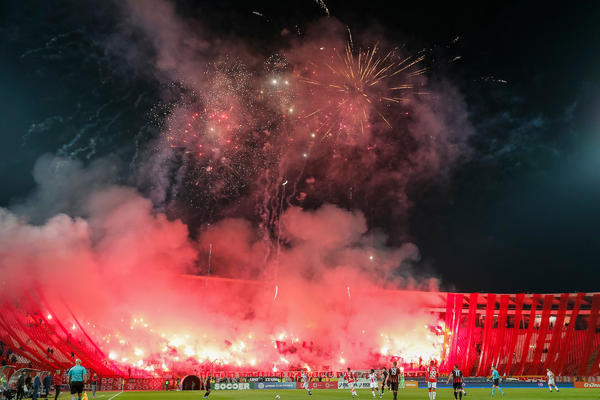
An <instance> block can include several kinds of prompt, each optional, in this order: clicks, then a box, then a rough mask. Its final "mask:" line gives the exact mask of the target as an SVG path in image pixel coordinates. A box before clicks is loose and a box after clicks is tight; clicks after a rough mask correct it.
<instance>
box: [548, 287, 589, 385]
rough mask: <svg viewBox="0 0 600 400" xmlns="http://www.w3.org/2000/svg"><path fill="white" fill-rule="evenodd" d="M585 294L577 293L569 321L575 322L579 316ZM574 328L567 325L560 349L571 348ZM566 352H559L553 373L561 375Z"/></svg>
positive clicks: (571, 325) (572, 325) (573, 325)
mask: <svg viewBox="0 0 600 400" xmlns="http://www.w3.org/2000/svg"><path fill="white" fill-rule="evenodd" d="M584 295H585V293H577V297H576V298H575V304H574V305H573V310H572V311H571V316H570V317H569V318H570V320H571V321H577V317H578V316H579V309H580V307H581V301H582V300H583V297H584ZM574 328H575V324H569V325H568V326H567V333H566V334H565V338H564V339H563V340H562V341H561V344H560V345H561V347H565V348H571V346H572V340H573V331H574ZM567 353H568V352H567V351H561V352H560V353H559V356H558V368H557V371H555V373H557V374H559V375H560V374H562V373H563V370H564V367H565V363H566V361H567V357H566V356H567Z"/></svg>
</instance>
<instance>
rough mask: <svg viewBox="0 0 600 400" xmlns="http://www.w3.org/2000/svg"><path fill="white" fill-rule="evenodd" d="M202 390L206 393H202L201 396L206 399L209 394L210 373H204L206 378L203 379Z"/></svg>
mask: <svg viewBox="0 0 600 400" xmlns="http://www.w3.org/2000/svg"><path fill="white" fill-rule="evenodd" d="M203 383H204V390H205V391H206V393H204V397H202V398H203V399H208V395H209V394H210V373H209V374H208V375H206V378H205V379H204V382H203Z"/></svg>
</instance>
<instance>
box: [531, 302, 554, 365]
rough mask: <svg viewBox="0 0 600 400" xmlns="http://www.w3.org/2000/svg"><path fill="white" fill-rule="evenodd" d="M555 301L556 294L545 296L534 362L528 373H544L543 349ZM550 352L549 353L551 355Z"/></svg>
mask: <svg viewBox="0 0 600 400" xmlns="http://www.w3.org/2000/svg"><path fill="white" fill-rule="evenodd" d="M553 302H554V295H551V294H547V295H545V296H544V305H543V307H542V319H541V321H540V326H539V329H538V332H537V333H538V336H537V341H536V343H535V351H534V352H533V362H532V364H531V367H530V368H529V371H528V373H530V374H541V373H542V365H541V364H542V362H541V361H542V351H543V350H544V344H545V343H546V336H548V328H549V326H550V312H551V311H552V303H553ZM549 355H550V354H548V356H549Z"/></svg>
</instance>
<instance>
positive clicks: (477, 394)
mask: <svg viewBox="0 0 600 400" xmlns="http://www.w3.org/2000/svg"><path fill="white" fill-rule="evenodd" d="M504 392H505V395H504V397H503V399H506V400H525V399H539V400H550V399H597V398H598V397H599V396H600V391H598V390H593V389H591V390H590V389H563V390H561V391H560V392H558V393H557V392H552V393H550V392H549V391H548V389H504ZM277 394H279V396H281V400H301V399H302V400H306V399H310V400H319V399H346V400H352V396H351V395H350V391H349V390H337V389H331V390H325V389H321V390H314V391H313V395H312V396H310V397H309V396H308V394H307V393H306V392H305V391H303V390H279V391H275V390H240V391H217V390H213V391H212V392H211V394H210V399H212V400H241V399H244V400H246V399H256V400H258V399H273V400H274V399H275V396H276V395H277ZM358 394H359V396H360V400H369V399H372V398H373V396H372V395H371V392H370V390H364V389H363V390H358ZM467 394H468V396H467V397H465V398H464V399H465V400H474V399H491V398H492V397H491V396H490V394H491V389H471V390H467ZM203 395H204V392H201V391H199V390H196V391H185V392H174V391H171V392H122V393H119V392H99V393H96V399H98V400H113V399H114V400H146V399H148V400H149V399H156V400H161V399H165V400H167V399H168V400H179V399H182V400H187V399H201V398H202V396H203ZM88 396H89V399H90V400H92V396H91V393H89V392H88ZM69 398H70V395H68V394H64V395H61V396H60V399H69ZM392 398H393V397H392V394H391V393H389V392H386V393H385V395H384V396H383V399H384V400H392ZM493 398H494V399H500V398H502V396H501V395H500V393H498V392H496V395H495V396H494V397H493ZM377 399H379V396H377ZM446 399H448V400H451V399H454V394H453V393H452V390H451V389H438V392H437V396H436V400H446ZM398 400H429V396H428V395H427V391H426V390H425V389H404V390H401V391H400V392H398Z"/></svg>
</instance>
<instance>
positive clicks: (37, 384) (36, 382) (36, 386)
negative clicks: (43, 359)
mask: <svg viewBox="0 0 600 400" xmlns="http://www.w3.org/2000/svg"><path fill="white" fill-rule="evenodd" d="M33 376H34V378H33V394H32V396H31V398H32V399H33V400H37V399H38V398H39V397H40V389H41V387H42V381H41V380H40V376H39V375H38V374H37V373H35V372H34V373H33Z"/></svg>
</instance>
